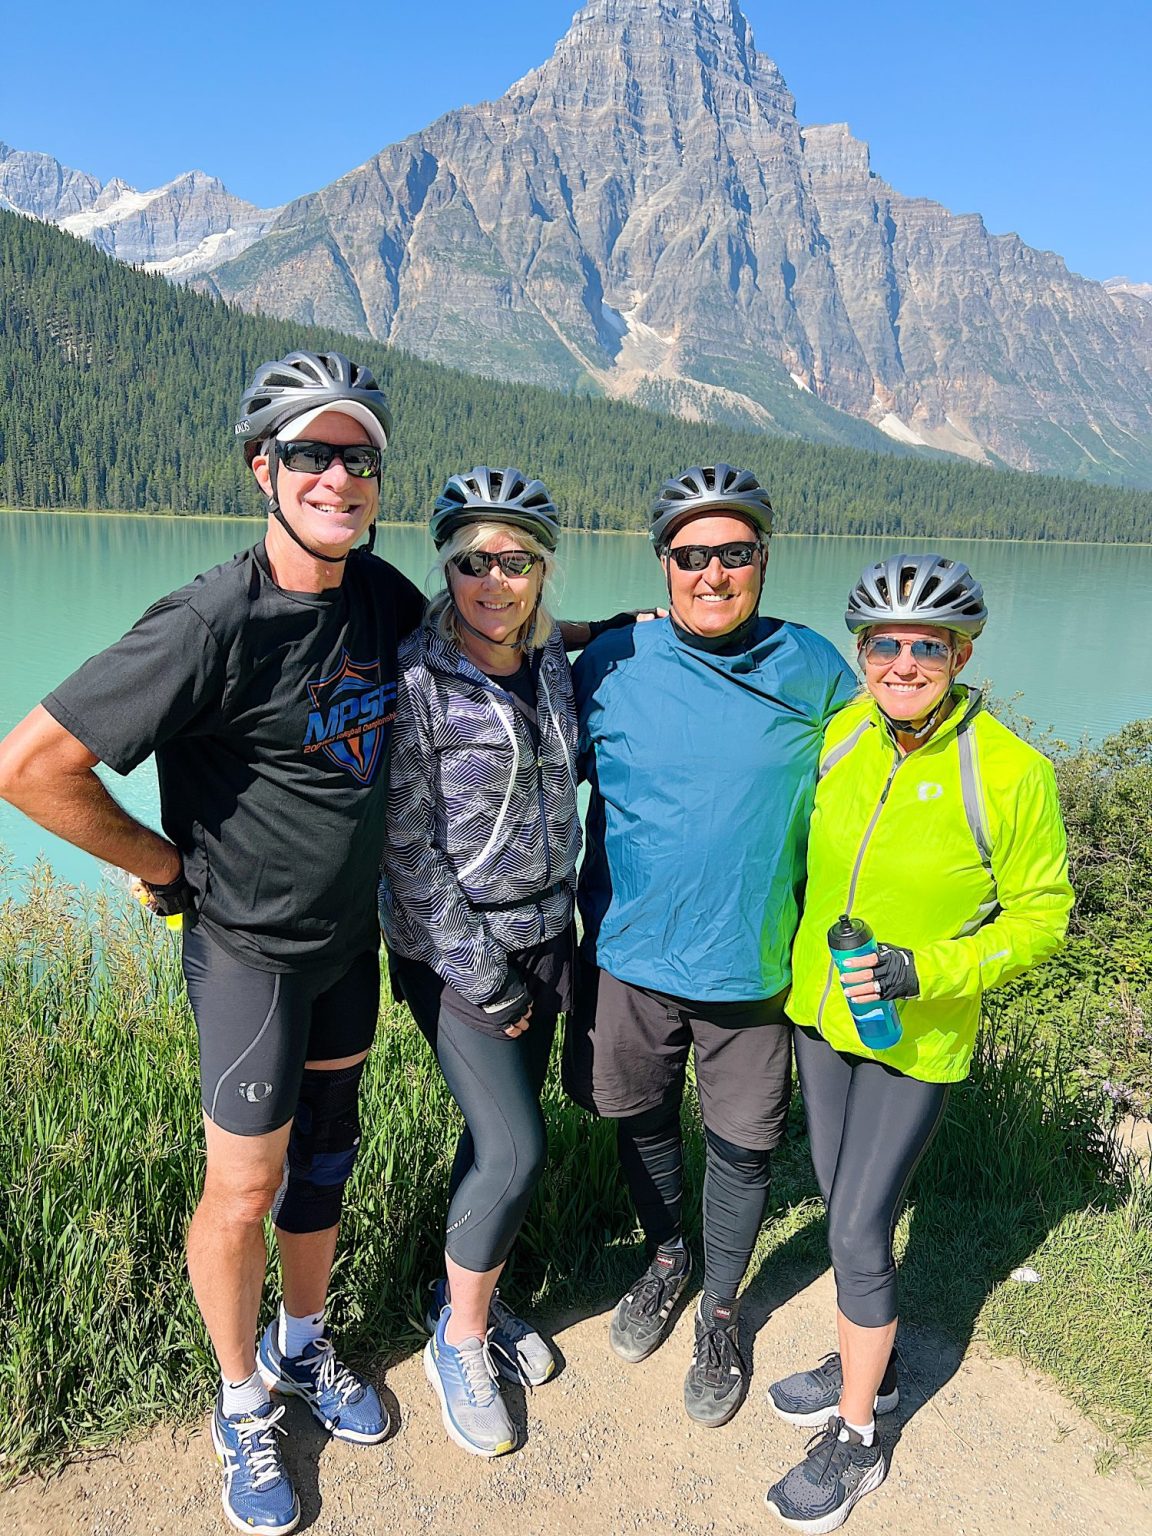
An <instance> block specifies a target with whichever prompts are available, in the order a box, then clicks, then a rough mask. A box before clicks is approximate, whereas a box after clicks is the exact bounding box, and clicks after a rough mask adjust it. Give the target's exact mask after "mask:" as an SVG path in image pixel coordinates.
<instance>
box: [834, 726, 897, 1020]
mask: <svg viewBox="0 0 1152 1536" xmlns="http://www.w3.org/2000/svg"><path fill="white" fill-rule="evenodd" d="M907 761H908V758H907V756H904V757H901V756H900V754H899V753H898V752H897V753H896V754H895V757H894V760H893V763H892V767H891V769H890V770H889V773H888V777H887V779H886V780H885V781H884V788H883V789H882V790H881V791H880V799H879V800H878V801H877V802H876V809H875V810H874V811H873V812H872V820H871V821H870V822H869V823H868V825H867V827H865V829H864V836H863V838H862V839H861V840H860V847H859V848H858V849H857V850H856V862H855V863H854V864H853V866H852V878H851V879H850V880H849V882H848V900H847V902H846V903H845V906H844V910H845V912H847V913H848V915H849V916H851V915H852V903H853V902H854V901H855V899H856V887H857V885H858V884H859V881H860V867H861V865H862V864H863V863H864V855H865V853H867V851H868V844H869V842H870V841H871V839H872V834H873V832H875V830H876V823H877V822H878V821H879V820H880V813H881V811H882V810H883V809H884V806H885V803H886V802H887V799H888V791H889V790H890V789H891V788H892V780H893V779H894V778H895V777H896V774H897V772H898V771H899V768H900V765H901V763H906V762H907ZM835 979H836V962H835V960H833V959H832V957H831V956H829V957H828V979H827V981H825V983H824V992H823V994H822V996H821V998H820V1006H819V1008H818V1009H817V1010H816V1028H817V1030H819V1032H820V1034H823V1033H824V1027H823V1026H824V1005H825V1003H827V1001H828V994H829V993H830V992H831V990H832V983H833V982H834V981H835Z"/></svg>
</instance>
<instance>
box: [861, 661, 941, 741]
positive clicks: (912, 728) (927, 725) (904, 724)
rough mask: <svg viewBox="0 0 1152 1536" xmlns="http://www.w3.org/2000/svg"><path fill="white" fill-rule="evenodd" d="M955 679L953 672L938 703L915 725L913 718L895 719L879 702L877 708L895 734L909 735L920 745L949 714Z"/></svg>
mask: <svg viewBox="0 0 1152 1536" xmlns="http://www.w3.org/2000/svg"><path fill="white" fill-rule="evenodd" d="M955 681H956V675H955V673H952V674H951V675H950V676H949V678H948V686H947V688H945V690H944V692H943V693H942V694H941V695H940V697H939V698H938V699H937V700H936V703H935V704H934V705H933V706H932V708H931V709H930V710H929V711H928V713H927V714H926V715H925V717H924V719H923V720H921V722H920V724H919V725H914V724H913V722H912V721H911V720H894V719H893V718H892V716H891V715H890V714H888V713H886V711H884V710H883V709H880V706H879V704H877V706H876V708H877V709H880V713H881V715H883V717H884V720H885V723H886V724H887V726H888V729H889V730H890V731H892V732H893V734H894V735H897V736H907V737H908V738H909V739H910V740H912V741H914V742H915V743H916V744H917V745H919V744H920V742H922V741H923V740H924V739H925V737H927V736H931V734H932V732H933V731H934V730H935V729H936V727H937V726H938V725H939V724H940V722H941V721H942V720H943V719H944V717H945V716H946V715H947V714H948V711H949V708H950V706H951V704H952V684H953V683H954V682H955Z"/></svg>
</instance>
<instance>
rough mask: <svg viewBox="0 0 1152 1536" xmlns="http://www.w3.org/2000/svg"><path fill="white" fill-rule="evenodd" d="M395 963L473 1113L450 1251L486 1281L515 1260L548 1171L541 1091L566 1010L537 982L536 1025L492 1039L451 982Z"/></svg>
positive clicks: (464, 1141)
mask: <svg viewBox="0 0 1152 1536" xmlns="http://www.w3.org/2000/svg"><path fill="white" fill-rule="evenodd" d="M394 963H395V965H396V969H397V971H398V972H399V975H400V980H401V983H402V985H403V989H404V998H405V1001H406V1002H407V1003H408V1006H409V1007H410V1008H411V1010H412V1017H413V1018H414V1019H415V1020H416V1024H417V1027H418V1028H419V1030H420V1033H421V1034H422V1035H423V1036H424V1038H425V1039H426V1040H427V1041H428V1044H429V1045H430V1046H431V1047H432V1049H433V1050H434V1051H435V1053H436V1060H437V1061H438V1062H439V1063H440V1070H441V1072H443V1074H444V1081H445V1082H446V1083H447V1084H448V1090H449V1092H450V1093H451V1095H452V1097H453V1098H454V1099H455V1100H456V1103H457V1105H458V1106H459V1109H460V1113H461V1114H462V1115H463V1116H464V1130H463V1131H462V1132H461V1134H460V1139H459V1141H458V1142H457V1143H456V1156H455V1159H454V1161H453V1164H452V1176H451V1180H450V1182H449V1186H448V1190H449V1204H448V1221H447V1235H446V1237H445V1243H444V1246H445V1249H446V1251H447V1254H448V1257H449V1258H450V1259H452V1261H453V1262H454V1263H456V1264H459V1265H460V1267H461V1268H462V1269H470V1270H472V1271H474V1272H475V1273H478V1274H482V1273H485V1272H486V1271H488V1270H490V1269H495V1268H496V1267H497V1265H500V1264H503V1263H504V1261H505V1259H507V1257H508V1254H509V1253H510V1251H511V1249H512V1244H513V1243H514V1242H515V1240H516V1234H517V1233H518V1232H519V1231H520V1226H521V1223H522V1222H523V1220H524V1216H525V1213H526V1212H527V1210H528V1204H529V1201H530V1200H531V1198H532V1192H533V1190H534V1189H535V1188H536V1185H537V1184H538V1183H539V1181H540V1175H541V1174H542V1173H543V1171H544V1164H545V1161H546V1159H547V1155H548V1139H547V1134H546V1131H545V1127H544V1116H543V1115H542V1114H541V1112H540V1091H541V1089H542V1088H543V1086H544V1078H545V1075H546V1074H547V1071H548V1061H549V1058H550V1056H551V1053H552V1040H553V1036H554V1035H555V1033H556V1016H557V1010H556V1009H555V1008H554V1007H549V1006H548V1003H547V1001H546V1000H545V999H544V998H542V997H541V995H540V989H537V988H536V987H534V986H532V983H531V980H530V981H529V987H530V990H531V991H532V993H533V1000H532V1021H531V1024H530V1026H529V1028H528V1029H527V1030H526V1031H525V1033H524V1034H522V1035H519V1036H517V1038H516V1039H514V1040H513V1039H511V1038H510V1037H509V1036H507V1035H500V1036H495V1035H489V1034H484V1033H482V1032H481V1031H480V1030H478V1029H474V1028H473V1027H472V1026H471V1025H469V1024H465V1023H464V1022H463V1020H461V1019H459V1018H457V1017H455V1016H454V1015H453V1014H452V1013H451V1012H449V1010H448V1009H447V1008H445V1007H443V1006H441V1003H440V1000H439V996H440V992H441V991H442V988H443V984H442V983H441V982H440V980H439V978H438V977H436V975H435V973H434V972H432V971H430V970H429V968H428V967H427V966H422V965H419V964H418V963H417V962H415V961H411V960H400V961H396V962H394ZM421 973H426V974H425V975H423V976H422V975H421Z"/></svg>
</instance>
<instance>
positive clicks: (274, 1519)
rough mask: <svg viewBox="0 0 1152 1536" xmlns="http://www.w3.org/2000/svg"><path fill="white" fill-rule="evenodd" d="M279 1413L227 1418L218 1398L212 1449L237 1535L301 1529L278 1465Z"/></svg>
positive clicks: (271, 1534)
mask: <svg viewBox="0 0 1152 1536" xmlns="http://www.w3.org/2000/svg"><path fill="white" fill-rule="evenodd" d="M283 1416H284V1409H283V1407H280V1408H273V1407H272V1404H271V1403H269V1404H268V1406H267V1408H263V1409H261V1410H260V1411H259V1412H258V1413H251V1414H237V1416H236V1417H235V1418H225V1416H224V1412H223V1409H222V1408H221V1403H220V1397H219V1395H217V1398H216V1407H215V1408H214V1410H213V1412H212V1426H211V1427H212V1445H213V1447H214V1449H215V1451H216V1455H217V1457H218V1459H219V1461H220V1465H221V1466H222V1467H223V1468H224V1491H223V1493H222V1495H221V1502H222V1503H223V1505H224V1513H225V1514H226V1515H227V1516H228V1519H229V1520H230V1521H231V1523H232V1524H233V1525H234V1526H235V1527H236V1529H237V1530H239V1531H248V1532H251V1533H253V1536H281V1533H282V1532H285V1531H294V1530H295V1529H296V1527H297V1525H299V1523H300V1501H299V1499H297V1497H296V1490H295V1489H294V1488H293V1486H292V1484H291V1482H290V1481H289V1480H288V1474H287V1472H285V1470H284V1463H283V1462H282V1461H281V1460H280V1446H279V1443H278V1441H277V1436H278V1435H282V1434H283V1433H284V1431H283V1430H282V1429H281V1428H280V1420H281V1419H282V1418H283Z"/></svg>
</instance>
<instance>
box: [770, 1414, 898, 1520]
mask: <svg viewBox="0 0 1152 1536" xmlns="http://www.w3.org/2000/svg"><path fill="white" fill-rule="evenodd" d="M841 1432H843V1433H844V1434H845V1435H846V1436H847V1439H845V1440H842V1439H841V1438H840V1435H841ZM887 1470H888V1469H887V1467H886V1466H885V1465H884V1453H883V1451H882V1450H881V1449H880V1442H879V1440H873V1442H872V1444H871V1445H865V1444H864V1441H863V1440H862V1439H861V1437H860V1436H859V1435H858V1434H857V1433H856V1431H855V1430H854V1429H849V1428H848V1427H847V1426H846V1425H845V1423H844V1420H843V1419H840V1418H837V1417H836V1416H835V1415H833V1417H832V1418H830V1419H829V1420H828V1423H827V1424H826V1425H825V1426H824V1428H823V1429H822V1430H821V1431H820V1433H819V1434H818V1435H814V1436H813V1437H812V1439H811V1440H810V1441H809V1442H808V1454H807V1456H805V1458H804V1460H803V1461H802V1462H800V1464H799V1465H798V1466H795V1467H793V1468H792V1470H791V1472H786V1473H785V1474H784V1476H783V1477H782V1478H781V1479H780V1481H779V1482H778V1483H776V1484H774V1485H773V1486H772V1487H771V1488H769V1490H768V1492H767V1493H766V1494H765V1495H764V1502H765V1503H766V1504H767V1506H768V1508H769V1509H770V1510H772V1512H773V1513H774V1514H776V1515H778V1516H779V1517H780V1519H781V1520H783V1522H784V1524H785V1525H786V1526H788V1528H789V1529H790V1530H793V1531H803V1532H804V1533H805V1536H824V1532H826V1531H834V1530H836V1528H837V1526H841V1525H843V1524H844V1522H845V1520H847V1518H848V1516H849V1515H850V1514H851V1512H852V1507H853V1505H854V1504H856V1503H857V1502H858V1501H859V1500H860V1499H862V1498H863V1497H864V1495H865V1494H866V1493H871V1492H872V1490H873V1489H874V1488H879V1486H880V1484H881V1483H882V1482H883V1481H884V1477H885V1474H886V1472H887Z"/></svg>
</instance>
